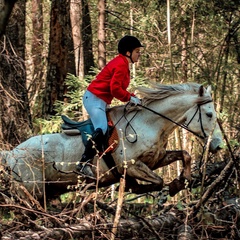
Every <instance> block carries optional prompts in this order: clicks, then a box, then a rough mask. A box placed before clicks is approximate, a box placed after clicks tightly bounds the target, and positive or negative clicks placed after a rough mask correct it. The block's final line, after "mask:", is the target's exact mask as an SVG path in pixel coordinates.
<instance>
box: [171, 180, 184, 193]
mask: <svg viewBox="0 0 240 240" xmlns="http://www.w3.org/2000/svg"><path fill="white" fill-rule="evenodd" d="M183 189H185V183H184V181H183V180H178V179H174V180H173V181H172V182H171V183H170V184H169V195H170V196H171V197H173V196H174V195H176V194H177V193H178V192H180V191H181V190H183Z"/></svg>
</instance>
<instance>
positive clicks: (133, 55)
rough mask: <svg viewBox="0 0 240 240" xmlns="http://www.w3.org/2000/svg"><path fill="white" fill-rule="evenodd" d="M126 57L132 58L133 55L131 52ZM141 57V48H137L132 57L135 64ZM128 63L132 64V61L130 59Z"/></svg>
mask: <svg viewBox="0 0 240 240" xmlns="http://www.w3.org/2000/svg"><path fill="white" fill-rule="evenodd" d="M126 55H127V56H128V57H130V56H131V53H130V52H127V53H126ZM140 55H141V52H140V48H135V49H134V50H133V51H132V56H131V58H132V61H133V63H135V62H137V61H138V59H139V57H140ZM128 61H129V62H130V63H131V60H130V59H129V60H128Z"/></svg>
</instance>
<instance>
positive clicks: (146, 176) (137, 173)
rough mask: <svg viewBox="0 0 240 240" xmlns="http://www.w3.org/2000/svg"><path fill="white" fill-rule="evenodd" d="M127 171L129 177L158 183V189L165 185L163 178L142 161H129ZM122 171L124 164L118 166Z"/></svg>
mask: <svg viewBox="0 0 240 240" xmlns="http://www.w3.org/2000/svg"><path fill="white" fill-rule="evenodd" d="M126 164H127V166H125V167H126V171H127V175H128V176H129V177H132V178H135V179H138V180H141V181H145V182H149V183H152V184H156V185H158V186H159V187H158V190H159V189H162V187H163V179H162V178H161V177H159V176H158V175H157V174H156V173H155V172H153V171H152V170H151V169H150V168H149V167H148V166H147V165H146V164H145V163H143V162H141V161H139V160H138V161H127V162H126ZM118 171H119V172H120V173H122V172H123V166H120V167H119V168H118Z"/></svg>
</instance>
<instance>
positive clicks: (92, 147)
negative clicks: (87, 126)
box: [77, 128, 105, 177]
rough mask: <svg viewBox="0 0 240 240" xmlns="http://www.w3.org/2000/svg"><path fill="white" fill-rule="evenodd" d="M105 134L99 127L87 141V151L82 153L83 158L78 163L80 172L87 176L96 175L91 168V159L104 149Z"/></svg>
mask: <svg viewBox="0 0 240 240" xmlns="http://www.w3.org/2000/svg"><path fill="white" fill-rule="evenodd" d="M104 137H105V136H104V134H103V132H102V129H101V128H97V129H96V130H95V131H94V133H93V134H92V137H91V138H90V139H89V140H88V141H87V144H86V148H85V151H84V153H83V155H82V158H81V160H80V162H79V164H78V165H77V170H78V171H79V172H80V173H83V174H84V175H86V176H89V177H94V174H93V172H92V169H91V165H90V163H91V161H92V159H93V158H94V156H95V155H96V153H97V151H96V149H97V150H98V151H103V150H104V149H103V145H104V141H105V139H104Z"/></svg>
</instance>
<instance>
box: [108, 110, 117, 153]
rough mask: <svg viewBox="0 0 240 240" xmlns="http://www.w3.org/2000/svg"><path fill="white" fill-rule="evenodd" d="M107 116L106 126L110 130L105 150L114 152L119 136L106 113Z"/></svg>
mask: <svg viewBox="0 0 240 240" xmlns="http://www.w3.org/2000/svg"><path fill="white" fill-rule="evenodd" d="M107 118H108V127H109V129H110V131H109V138H108V148H107V150H106V152H114V151H115V150H116V148H117V146H118V144H119V137H118V133H117V129H116V127H115V126H114V124H113V122H112V120H111V117H110V115H109V114H107Z"/></svg>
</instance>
